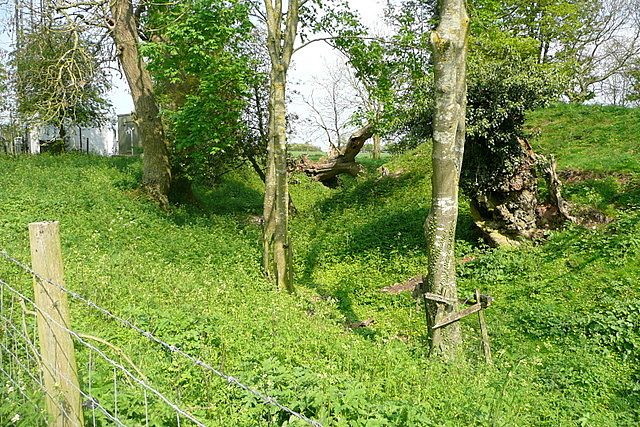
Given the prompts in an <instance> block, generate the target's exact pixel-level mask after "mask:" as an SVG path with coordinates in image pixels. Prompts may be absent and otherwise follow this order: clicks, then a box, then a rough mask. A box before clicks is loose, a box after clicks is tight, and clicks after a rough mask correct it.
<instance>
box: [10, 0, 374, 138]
mask: <svg viewBox="0 0 640 427" xmlns="http://www.w3.org/2000/svg"><path fill="white" fill-rule="evenodd" d="M348 1H349V4H350V6H351V7H352V8H353V9H354V10H356V11H357V12H358V13H359V14H360V16H361V18H362V22H363V23H364V24H365V25H366V26H368V27H369V28H371V29H373V30H376V29H377V28H376V27H379V26H380V22H381V19H380V17H381V16H382V12H383V9H384V5H385V4H386V0H348ZM12 10H13V6H12V4H11V2H0V27H1V28H2V29H3V31H1V32H0V49H1V50H3V51H5V52H8V51H10V50H11V35H10V34H9V32H8V31H6V30H7V28H8V25H7V24H8V23H9V21H10V18H11V17H12ZM337 58H338V54H337V53H336V52H334V51H333V49H332V48H331V47H330V46H329V45H328V44H326V43H324V42H317V43H313V44H311V45H309V46H307V47H305V48H304V49H301V50H300V51H298V52H296V53H295V54H294V56H293V59H292V67H291V69H290V72H289V82H290V84H289V87H290V99H291V103H290V104H289V109H290V111H291V112H295V113H296V114H297V115H298V116H300V120H299V123H300V124H299V125H297V126H294V132H293V134H292V135H291V136H290V142H312V143H314V144H316V145H320V146H322V147H323V148H326V145H327V144H326V142H324V139H323V138H319V137H318V138H316V134H317V133H314V132H313V129H310V128H308V127H306V126H305V125H304V124H302V123H303V122H304V119H305V118H309V117H310V116H312V115H313V113H312V112H311V110H310V108H309V107H308V106H307V105H306V104H305V103H304V102H303V101H302V98H303V97H305V98H307V99H308V98H309V97H310V92H311V90H312V89H313V87H314V82H316V81H318V80H319V79H322V76H323V75H324V74H326V70H327V67H328V66H331V65H333V64H335V62H336V61H337V60H338V59H337ZM112 74H113V86H112V89H111V91H110V92H109V99H110V101H111V103H112V104H113V107H114V109H115V112H116V114H128V113H130V112H132V111H133V101H132V99H131V95H130V93H129V89H128V86H127V83H126V82H125V80H124V79H123V77H122V76H121V75H119V73H116V72H113V73H112ZM316 96H317V91H316ZM314 139H318V140H317V141H314Z"/></svg>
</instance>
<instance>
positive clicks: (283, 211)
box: [263, 0, 300, 292]
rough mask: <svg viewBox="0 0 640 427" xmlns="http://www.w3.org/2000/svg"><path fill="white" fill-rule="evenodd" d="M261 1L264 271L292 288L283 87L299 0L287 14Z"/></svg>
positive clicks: (274, 2) (272, 0)
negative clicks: (265, 92) (265, 67)
mask: <svg viewBox="0 0 640 427" xmlns="http://www.w3.org/2000/svg"><path fill="white" fill-rule="evenodd" d="M264 4H265V8H266V17H267V48H268V50H269V57H270V59H271V71H270V73H269V76H270V91H269V125H268V127H269V129H268V134H269V136H268V143H267V174H266V177H265V178H266V182H265V198H264V223H263V265H264V269H265V274H266V275H267V277H270V278H273V279H275V282H276V285H277V287H278V289H283V290H287V291H289V292H293V291H294V287H293V251H292V246H291V239H290V237H289V234H288V228H289V184H288V181H287V132H286V113H287V110H286V103H285V90H286V85H287V71H288V69H289V64H290V63H291V55H292V54H293V44H294V42H295V38H296V34H297V29H298V10H299V8H300V0H289V2H288V10H287V13H286V15H285V14H284V13H283V11H282V0H265V1H264ZM283 19H284V20H285V22H284V27H283V26H282V23H283Z"/></svg>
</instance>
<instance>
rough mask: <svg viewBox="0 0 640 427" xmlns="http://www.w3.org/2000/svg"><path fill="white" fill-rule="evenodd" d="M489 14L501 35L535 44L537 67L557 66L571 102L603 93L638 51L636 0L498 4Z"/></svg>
mask: <svg viewBox="0 0 640 427" xmlns="http://www.w3.org/2000/svg"><path fill="white" fill-rule="evenodd" d="M477 4H479V5H481V7H484V8H485V9H491V6H492V5H495V3H493V2H488V1H485V0H481V1H478V2H477ZM492 14H493V17H494V25H497V26H498V27H499V28H500V29H501V30H502V31H504V32H506V33H508V34H510V35H512V36H516V37H529V38H531V39H533V40H535V41H536V43H537V47H538V49H537V58H538V63H540V64H551V63H555V64H558V65H561V67H559V68H558V69H557V70H558V71H561V72H563V73H564V74H565V75H566V76H567V77H568V80H567V86H566V88H565V95H566V96H567V97H568V98H569V99H570V100H571V101H572V102H585V101H587V100H589V99H592V98H594V97H595V96H597V95H605V94H606V90H607V87H608V85H607V81H608V80H610V79H614V78H616V77H617V76H619V75H621V74H624V73H625V72H626V70H627V69H628V68H629V67H630V65H631V63H632V61H633V60H634V58H636V57H637V56H638V54H639V53H640V26H638V25H637V22H638V16H639V14H640V4H639V3H638V1H637V0H576V1H573V0H536V1H528V0H501V2H500V9H495V8H494V9H493V12H492Z"/></svg>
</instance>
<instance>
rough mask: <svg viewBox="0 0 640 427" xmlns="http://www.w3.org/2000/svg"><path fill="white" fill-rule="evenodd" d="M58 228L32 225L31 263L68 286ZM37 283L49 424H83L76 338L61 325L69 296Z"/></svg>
mask: <svg viewBox="0 0 640 427" xmlns="http://www.w3.org/2000/svg"><path fill="white" fill-rule="evenodd" d="M58 230H59V223H58V222H57V221H56V222H36V223H31V224H29V238H30V241H31V262H32V264H33V270H34V271H35V272H36V273H38V274H39V275H40V276H42V277H44V278H46V279H49V280H50V281H52V282H53V283H56V284H58V285H61V286H64V274H63V269H62V252H61V249H60V236H59V232H58ZM33 286H34V294H35V302H36V304H37V307H38V310H37V312H38V316H37V324H38V338H39V341H40V348H41V353H42V359H43V360H42V362H43V363H42V367H43V379H44V386H45V388H46V392H47V396H46V406H47V411H48V413H49V414H50V416H51V417H50V423H49V426H56V427H63V426H64V427H66V426H83V425H84V423H83V418H82V406H81V400H80V392H79V390H80V388H79V385H78V376H77V368H76V358H75V353H74V351H73V341H72V339H71V336H70V335H69V333H68V332H67V331H65V330H64V329H63V328H62V327H60V326H58V324H59V325H64V327H66V328H67V329H69V325H70V321H69V305H68V302H67V296H66V294H65V292H64V291H62V290H61V289H60V288H59V287H57V286H54V285H52V284H50V283H48V282H47V281H46V280H42V279H40V278H37V277H34V281H33ZM45 313H46V315H45ZM51 319H53V321H52V320H51ZM54 321H55V322H56V323H58V324H56V323H54Z"/></svg>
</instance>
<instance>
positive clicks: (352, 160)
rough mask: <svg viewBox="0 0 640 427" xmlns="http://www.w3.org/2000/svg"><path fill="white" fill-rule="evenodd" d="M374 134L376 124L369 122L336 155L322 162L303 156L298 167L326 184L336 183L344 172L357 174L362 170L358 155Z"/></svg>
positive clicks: (352, 174)
mask: <svg viewBox="0 0 640 427" xmlns="http://www.w3.org/2000/svg"><path fill="white" fill-rule="evenodd" d="M373 134H374V126H373V125H372V124H367V125H366V126H364V127H363V128H361V129H359V130H358V131H356V132H355V133H353V134H352V135H351V136H350V137H349V141H348V142H347V144H346V145H345V146H344V148H343V149H342V151H341V152H340V153H339V154H338V155H337V156H336V157H330V158H328V159H327V160H324V161H322V162H312V161H309V160H308V159H307V158H306V157H303V158H302V161H301V162H300V163H299V164H298V166H297V168H298V169H299V170H301V171H303V172H304V173H306V174H307V175H309V176H311V177H313V178H314V179H317V180H318V181H320V182H322V183H325V184H332V183H334V182H335V180H336V177H337V176H338V175H340V174H343V173H346V174H349V175H351V176H356V175H358V173H360V170H361V167H360V165H359V164H358V163H356V156H357V155H358V153H360V150H362V147H363V146H364V143H365V142H366V141H367V140H368V139H369V138H371V137H372V136H373Z"/></svg>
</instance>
